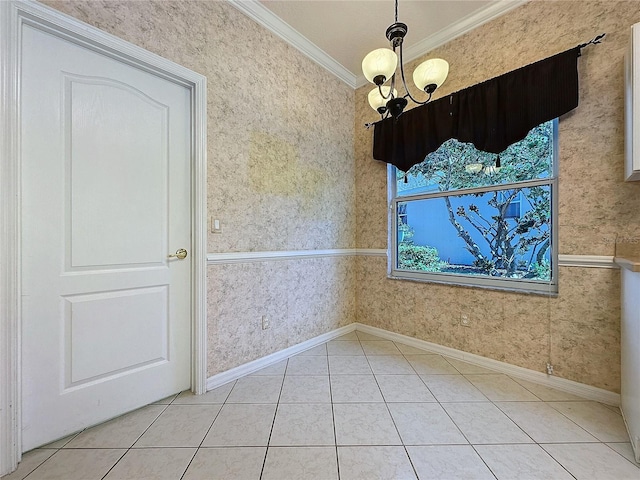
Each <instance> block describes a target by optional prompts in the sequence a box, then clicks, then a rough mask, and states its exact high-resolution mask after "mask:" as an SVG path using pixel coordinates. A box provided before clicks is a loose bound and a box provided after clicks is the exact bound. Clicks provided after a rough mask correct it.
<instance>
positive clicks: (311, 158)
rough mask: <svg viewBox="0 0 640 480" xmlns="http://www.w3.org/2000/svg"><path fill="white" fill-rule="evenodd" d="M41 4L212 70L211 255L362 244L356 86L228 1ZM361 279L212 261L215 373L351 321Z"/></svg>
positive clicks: (306, 264) (314, 265)
mask: <svg viewBox="0 0 640 480" xmlns="http://www.w3.org/2000/svg"><path fill="white" fill-rule="evenodd" d="M43 3H45V4H47V5H49V6H52V7H54V8H56V9H58V10H60V11H62V12H64V13H67V14H70V15H72V16H74V17H76V18H78V19H80V20H82V21H85V22H87V23H89V24H92V25H94V26H96V27H98V28H100V29H102V30H104V31H106V32H109V33H111V34H113V35H116V36H118V37H120V38H123V39H125V40H127V41H130V42H132V43H134V44H137V45H139V46H141V47H143V48H146V49H148V50H150V51H152V52H154V53H157V54H159V55H162V56H163V57H165V58H168V59H170V60H173V61H174V62H177V63H179V64H181V65H184V66H185V67H187V68H190V69H192V70H195V71H196V72H198V73H201V74H204V75H206V77H207V82H208V85H207V88H208V103H209V105H208V211H209V217H210V218H217V219H220V221H221V222H222V230H223V233H222V234H212V233H210V234H209V239H208V251H209V252H212V253H220V252H242V251H280V250H305V249H345V248H353V247H354V245H355V200H354V196H355V180H354V171H353V167H354V161H353V123H354V110H353V105H354V100H353V99H354V91H353V89H351V88H350V87H348V86H347V85H345V84H344V83H343V82H341V81H340V80H338V79H336V78H335V77H334V76H333V75H331V74H330V73H328V72H327V71H326V70H324V69H323V68H321V67H319V66H318V65H316V64H315V63H314V62H312V61H311V60H309V59H308V58H307V57H305V56H304V55H302V54H301V53H299V52H298V51H297V50H296V49H295V48H293V47H291V46H289V45H288V44H286V43H285V42H284V41H282V40H280V39H279V38H277V37H276V36H275V35H273V34H271V33H270V32H268V31H267V30H265V29H264V28H262V27H260V26H258V25H257V24H256V23H255V22H253V21H251V20H250V19H248V18H247V17H245V16H244V15H243V14H241V13H240V12H239V11H237V10H236V9H235V8H233V7H232V6H230V5H229V4H227V3H226V2H213V1H208V2H203V1H192V2H189V1H186V2H185V1H113V0H108V1H82V2H78V1H64V2H58V1H49V0H47V1H45V2H43ZM329 118H331V121H329V122H328V121H327V119H329ZM354 282H355V262H354V260H353V258H351V257H336V258H317V259H301V260H286V261H265V262H257V263H236V264H231V263H230V264H222V265H211V266H209V268H208V335H209V342H208V347H209V348H208V350H209V354H208V369H207V370H208V372H207V373H208V375H214V374H216V373H218V372H221V371H224V370H228V369H229V368H233V367H235V366H238V365H241V364H243V363H246V362H248V361H251V360H254V359H256V358H259V357H262V356H265V355H268V354H270V353H272V352H275V351H277V350H280V349H282V348H285V347H287V346H289V345H293V344H296V343H300V342H302V341H304V340H307V339H309V338H312V337H314V336H316V335H319V334H321V333H325V332H327V331H330V330H334V329H336V328H338V327H340V326H342V325H347V324H349V323H352V322H354V321H355V284H354ZM262 315H268V316H269V318H270V321H271V328H270V329H268V330H262V328H261V317H262Z"/></svg>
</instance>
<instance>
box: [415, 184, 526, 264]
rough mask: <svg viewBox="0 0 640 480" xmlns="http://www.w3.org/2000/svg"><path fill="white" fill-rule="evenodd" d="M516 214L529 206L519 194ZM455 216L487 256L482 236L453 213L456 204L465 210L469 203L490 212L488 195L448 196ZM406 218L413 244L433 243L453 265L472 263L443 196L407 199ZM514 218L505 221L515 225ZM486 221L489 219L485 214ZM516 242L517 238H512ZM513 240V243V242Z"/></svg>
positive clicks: (521, 213)
mask: <svg viewBox="0 0 640 480" xmlns="http://www.w3.org/2000/svg"><path fill="white" fill-rule="evenodd" d="M521 196H522V197H523V198H522V201H521V202H520V215H521V216H522V215H524V214H525V213H526V212H527V211H529V210H531V207H530V205H529V203H528V202H527V201H526V200H525V199H524V195H521ZM449 198H450V200H451V205H452V207H453V212H454V215H455V218H456V220H457V221H458V223H460V224H461V225H462V226H463V227H464V228H465V229H466V230H467V231H468V232H469V233H470V234H471V237H472V238H473V239H475V240H477V242H478V243H477V245H478V247H479V248H480V251H481V252H482V253H483V254H485V255H486V256H487V257H488V258H491V253H490V249H489V246H488V245H487V242H486V241H485V240H483V239H482V236H481V234H480V232H478V231H477V230H476V229H475V228H474V227H473V226H472V225H471V224H470V223H469V222H468V221H467V220H465V219H464V218H463V217H460V216H459V215H457V214H455V212H456V211H457V209H458V207H460V206H462V207H464V208H465V209H466V210H467V212H468V211H469V205H471V204H474V205H476V206H477V207H478V208H479V209H480V212H481V213H484V215H485V216H490V215H494V214H495V212H496V210H495V208H493V207H490V206H489V205H488V204H487V202H488V200H490V199H491V198H492V195H488V194H487V195H484V196H482V197H474V196H469V195H467V196H464V197H455V196H451V197H449ZM406 205H407V207H406V214H407V217H406V222H407V223H408V224H409V226H411V228H412V229H413V231H414V236H413V239H412V240H413V243H415V244H416V245H425V246H430V247H435V248H436V249H437V250H438V253H439V255H440V258H441V259H443V260H446V261H448V262H449V263H451V264H456V265H472V264H473V261H474V260H475V257H474V256H473V255H472V254H471V253H469V251H468V250H467V249H466V243H465V241H464V240H463V239H462V238H460V237H459V236H458V231H457V230H456V229H455V227H454V226H453V225H452V224H451V222H450V220H449V213H448V210H447V207H446V203H445V200H444V199H443V198H435V199H430V200H417V201H411V202H407V204H406ZM516 220H517V219H508V221H509V223H511V224H513V225H514V226H515V222H516ZM489 221H491V219H490V218H489ZM515 242H517V238H516V241H515ZM515 242H514V243H515Z"/></svg>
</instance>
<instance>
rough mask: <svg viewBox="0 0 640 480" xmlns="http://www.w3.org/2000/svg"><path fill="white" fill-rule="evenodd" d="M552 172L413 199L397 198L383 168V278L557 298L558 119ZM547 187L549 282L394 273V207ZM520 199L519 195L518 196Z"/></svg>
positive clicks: (392, 175)
mask: <svg viewBox="0 0 640 480" xmlns="http://www.w3.org/2000/svg"><path fill="white" fill-rule="evenodd" d="M552 122H553V123H552V131H553V135H552V139H553V152H552V168H551V175H550V176H549V177H547V178H541V179H535V180H525V181H521V182H515V183H505V184H496V185H492V186H488V187H474V188H466V189H459V190H451V191H448V192H441V191H437V192H428V193H421V194H417V195H404V196H398V195H397V183H396V182H397V177H396V171H397V168H396V167H395V166H393V165H391V164H388V165H387V202H388V214H389V215H388V240H387V245H388V249H387V259H388V266H387V277H388V278H390V279H394V280H410V281H416V282H424V283H437V284H446V285H455V286H465V287H478V288H486V289H494V290H506V291H512V292H520V293H535V294H541V295H550V296H556V295H557V294H558V204H559V201H558V172H559V169H558V159H559V154H558V150H559V149H558V119H557V118H556V119H555V120H553V121H552ZM547 185H548V186H549V187H550V191H551V223H550V228H551V238H550V245H549V248H550V260H551V280H550V281H546V280H533V279H526V280H525V279H512V278H497V277H480V276H472V275H463V274H454V273H440V272H437V273H436V272H420V271H416V270H400V269H398V218H397V217H398V216H397V215H396V212H397V208H398V203H403V202H411V201H415V200H423V199H429V198H444V197H446V196H460V195H465V194H471V193H487V192H493V191H496V190H505V189H509V188H528V187H534V186H547ZM520 195H522V193H520Z"/></svg>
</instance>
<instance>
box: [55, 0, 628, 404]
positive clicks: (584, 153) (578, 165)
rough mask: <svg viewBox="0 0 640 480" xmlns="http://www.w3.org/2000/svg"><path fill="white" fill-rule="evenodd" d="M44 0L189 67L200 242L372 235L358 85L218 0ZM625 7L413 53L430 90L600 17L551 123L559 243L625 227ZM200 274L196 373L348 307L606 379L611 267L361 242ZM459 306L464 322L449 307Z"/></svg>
mask: <svg viewBox="0 0 640 480" xmlns="http://www.w3.org/2000/svg"><path fill="white" fill-rule="evenodd" d="M44 3H46V4H48V5H50V6H53V7H54V8H57V9H59V10H61V11H63V12H65V13H68V14H70V15H73V16H75V17H77V18H79V19H80V20H83V21H86V22H88V23H90V24H92V25H95V26H97V27H98V28H101V29H103V30H105V31H107V32H109V33H112V34H114V35H116V36H118V37H121V38H123V39H125V40H128V41H130V42H132V43H135V44H137V45H140V46H142V47H144V48H146V49H148V50H150V51H152V52H155V53H158V54H160V55H162V56H164V57H166V58H169V59H170V60H173V61H175V62H177V63H180V64H182V65H184V66H186V67H187V68H191V69H193V70H195V71H197V72H199V73H202V74H204V75H206V76H207V79H208V91H209V109H208V134H209V146H208V159H209V172H208V175H209V177H208V209H209V218H218V219H220V220H221V222H222V228H223V233H222V234H209V239H208V248H209V251H210V252H214V253H216V252H240V251H271V250H275V251H278V250H300V249H333V248H353V247H354V246H356V245H357V246H358V247H359V248H374V249H381V248H386V241H387V214H386V198H387V194H386V166H385V165H384V164H382V163H381V162H376V161H374V160H373V159H372V158H371V136H372V131H367V130H365V129H364V128H363V124H364V123H365V122H369V121H372V120H376V114H375V112H373V110H371V109H370V107H369V106H368V105H367V102H366V94H367V92H368V89H367V88H366V87H363V88H361V89H359V90H357V91H356V92H355V94H354V92H353V91H352V90H351V89H350V88H349V87H347V86H346V85H344V84H343V83H341V82H340V81H339V80H337V79H335V78H334V77H333V76H332V75H331V74H329V73H328V72H326V71H325V70H323V69H322V68H321V67H319V66H318V65H316V64H315V63H313V62H312V61H311V60H309V59H307V58H306V57H304V56H303V55H302V54H300V53H299V52H298V51H297V50H295V49H294V48H293V47H291V46H289V45H287V44H286V43H284V42H283V41H281V40H280V39H278V38H277V37H275V36H274V35H273V34H271V33H269V32H267V31H266V30H264V29H263V28H262V27H260V26H258V25H257V24H255V23H254V22H252V21H251V20H249V19H248V18H246V17H244V16H243V15H242V14H241V13H239V12H238V11H236V10H235V9H234V8H233V7H231V6H229V5H228V4H226V3H224V2H199V1H191V2H190V1H162V2H158V1H112V0H109V1H100V0H98V1H82V2H77V1H64V2H57V1H52V0H46V1H45V2H44ZM638 21H640V2H636V1H626V2H615V1H600V2H593V1H573V2H568V1H532V2H530V3H527V4H525V5H524V6H522V7H519V8H518V9H516V10H513V11H511V12H509V13H507V14H506V15H504V16H502V17H500V18H498V19H496V20H494V21H492V22H490V23H487V24H485V25H483V26H481V27H480V28H478V29H476V30H474V31H472V32H470V33H468V34H466V35H464V36H461V37H459V38H457V39H455V40H453V41H451V42H449V43H448V44H446V45H444V46H442V47H439V48H438V49H437V50H436V51H434V52H432V54H431V55H430V56H440V57H443V58H445V59H447V61H449V63H450V65H451V70H450V74H449V78H448V80H447V82H446V83H445V85H444V86H443V88H442V90H441V91H439V92H438V94H437V96H438V95H446V94H447V93H450V92H453V91H456V90H459V89H461V88H464V87H466V86H469V85H472V84H474V83H477V82H479V81H482V80H485V79H487V78H490V77H493V76H496V75H499V74H501V73H504V72H507V71H509V70H512V69H514V68H517V67H520V66H522V65H525V64H527V63H531V62H533V61H535V60H538V59H541V58H544V57H546V56H548V55H551V54H554V53H557V52H559V51H561V50H564V49H566V48H569V47H572V46H574V45H576V44H578V43H581V42H583V41H585V40H588V39H590V38H592V37H593V36H595V35H596V34H597V33H600V32H606V33H607V34H608V35H607V38H606V40H605V42H604V43H603V44H602V45H598V46H595V47H590V48H588V49H586V50H585V51H584V55H583V56H582V57H581V58H580V60H579V69H580V82H581V87H580V95H581V101H580V106H579V107H578V108H577V109H576V110H575V111H574V112H571V113H570V114H568V115H566V116H565V117H563V118H562V119H561V122H560V199H559V200H560V218H559V234H560V246H559V248H560V253H562V254H589V255H613V254H614V249H615V238H616V237H618V238H619V239H621V241H631V240H633V239H637V238H640V232H639V231H638V230H639V229H638V225H639V222H638V220H640V214H639V213H638V212H640V185H637V184H626V183H624V182H623V181H622V172H623V168H622V162H623V113H622V112H623V75H622V66H623V52H624V50H625V48H626V45H627V41H628V28H629V26H630V25H631V24H633V23H635V22H638ZM409 22H410V19H409ZM383 34H384V32H380V35H381V37H382V38H381V40H383ZM418 61H419V60H417V61H416V62H414V64H417V63H418ZM414 66H415V65H409V67H408V70H409V71H411V70H412V69H413V67H414ZM327 118H330V119H331V121H330V122H326V119H327ZM320 122H322V123H320ZM625 239H626V240H625ZM208 274H209V282H208V292H209V297H208V303H209V304H208V315H209V359H208V365H209V368H208V373H209V375H213V374H215V373H218V372H221V371H224V370H227V369H229V368H232V367H235V366H238V365H240V364H242V363H245V362H247V361H250V360H253V359H255V358H259V357H261V356H264V355H267V354H269V353H272V352H274V351H276V350H279V349H281V348H284V347H286V346H288V345H292V344H295V343H298V342H300V341H303V340H306V339H308V338H311V337H313V336H315V335H318V334H320V333H324V332H326V331H329V330H332V329H335V328H337V327H339V326H341V325H345V324H349V323H351V322H353V321H355V320H356V319H357V320H358V321H360V322H363V323H367V324H370V325H374V326H380V327H382V328H387V329H389V330H391V331H396V332H400V333H403V334H407V335H412V336H415V337H416V338H421V339H424V340H428V341H431V342H435V343H439V344H442V345H448V346H452V347H454V348H459V349H462V350H465V351H469V352H472V353H477V354H480V355H485V356H488V357H491V358H496V359H499V360H504V361H507V362H510V363H513V364H516V365H521V366H524V367H527V368H532V369H535V370H539V371H542V370H543V369H544V365H545V364H546V362H547V360H548V358H549V355H550V356H551V357H550V358H551V361H552V362H553V364H554V366H555V370H556V373H557V374H558V375H559V376H562V377H564V378H569V379H572V380H576V381H579V382H583V383H587V384H590V385H595V386H598V387H602V388H606V389H609V390H612V391H619V364H620V362H619V318H620V312H619V310H620V308H619V290H620V288H619V272H618V271H616V270H606V269H587V268H564V267H563V268H561V269H560V295H559V296H558V297H557V298H547V297H541V296H528V295H519V294H512V293H505V292H497V291H490V290H479V289H470V288H462V287H449V286H441V285H434V284H419V283H412V282H403V281H391V280H388V279H387V278H386V260H385V259H384V258H379V257H358V258H357V259H353V258H349V257H340V258H317V259H313V260H308V259H305V260H295V261H294V260H287V261H273V262H259V263H238V264H227V265H212V266H210V267H209V271H208ZM356 280H357V281H356ZM356 299H357V301H356ZM462 312H464V313H467V314H469V316H470V317H471V319H472V326H471V327H470V328H463V327H460V326H458V325H455V324H454V323H455V322H456V321H457V320H458V319H459V316H460V314H461V313H462ZM262 315H269V316H270V318H271V320H272V327H271V329H269V330H265V331H262V330H261V328H260V318H261V316H262Z"/></svg>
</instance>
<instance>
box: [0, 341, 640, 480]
mask: <svg viewBox="0 0 640 480" xmlns="http://www.w3.org/2000/svg"><path fill="white" fill-rule="evenodd" d="M24 478H26V479H27V480H42V479H50V480H53V479H63V480H76V479H77V480H92V479H105V480H116V479H123V480H124V479H126V480H146V479H149V480H163V479H167V480H174V479H175V480H177V479H183V480H196V479H207V480H215V479H221V480H234V479H240V480H259V479H261V480H287V479H292V480H304V479H312V480H337V479H340V480H352V479H363V480H375V479H383V480H392V479H393V480H402V479H413V480H416V479H420V480H425V479H429V480H435V479H442V480H456V479H465V480H471V479H500V480H502V479H505V480H521V479H528V480H535V479H540V480H564V479H573V478H576V479H579V480H582V479H585V480H586V479H589V480H606V479H615V480H624V479H629V480H639V479H640V468H639V467H638V465H637V464H635V463H634V461H633V454H632V451H631V445H630V443H629V438H628V436H627V434H626V431H625V427H624V423H623V420H622V416H621V415H620V411H619V410H617V409H615V408H612V407H610V406H605V405H602V404H599V403H596V402H592V401H587V400H584V399H581V398H579V397H576V396H573V395H569V394H566V393H563V392H560V391H557V390H553V389H550V388H546V387H544V386H540V385H537V384H534V383H530V382H526V381H523V380H518V379H515V378H510V377H508V376H506V375H503V374H499V373H496V372H493V371H491V370H487V369H485V368H481V367H477V366H474V365H470V364H468V363H465V362H461V361H459V360H454V359H450V358H445V357H443V356H441V355H438V354H435V353H433V352H428V351H422V350H419V349H416V348H413V347H410V346H406V345H402V344H399V343H394V342H391V341H388V340H384V339H381V338H378V337H374V336H372V335H369V334H366V333H362V332H352V333H350V334H348V335H344V336H342V337H339V338H338V339H336V340H332V341H330V342H328V343H327V344H324V345H320V346H318V347H315V348H313V349H311V350H308V351H306V352H304V353H302V354H300V355H297V356H295V357H291V358H290V359H288V360H285V361H282V362H280V363H278V364H276V365H272V366H270V367H267V368H265V369H263V370H261V371H259V372H257V373H255V374H253V375H250V376H247V377H244V378H241V379H239V380H237V381H235V382H233V383H229V384H227V385H224V386H222V387H220V388H217V389H215V390H213V391H211V392H208V393H207V394H206V395H202V396H194V395H192V394H191V393H189V392H183V393H181V394H179V395H176V396H174V397H171V398H168V399H166V400H164V401H160V402H157V403H155V404H153V405H149V406H147V407H144V408H141V409H139V410H137V411H135V412H132V413H129V414H127V415H124V416H122V417H119V418H117V419H115V420H112V421H110V422H107V423H104V424H102V425H98V426H96V427H93V428H89V429H87V430H85V431H83V432H81V433H79V434H77V435H74V436H71V437H69V438H66V439H63V440H60V441H58V442H55V443H52V444H50V445H47V446H45V447H42V448H39V449H37V450H33V451H31V452H29V453H27V454H26V455H24V459H23V462H22V463H21V464H20V467H19V469H18V470H17V471H16V472H14V473H13V474H11V475H9V476H6V477H3V480H16V479H24Z"/></svg>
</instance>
